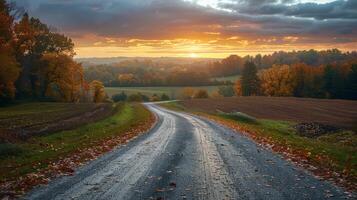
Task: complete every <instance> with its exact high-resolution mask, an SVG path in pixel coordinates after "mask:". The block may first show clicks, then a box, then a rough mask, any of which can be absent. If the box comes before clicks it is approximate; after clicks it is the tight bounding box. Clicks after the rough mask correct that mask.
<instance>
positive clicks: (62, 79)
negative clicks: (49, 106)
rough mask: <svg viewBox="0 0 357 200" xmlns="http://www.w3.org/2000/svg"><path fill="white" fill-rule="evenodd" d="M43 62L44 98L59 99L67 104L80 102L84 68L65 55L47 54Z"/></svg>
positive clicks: (41, 71) (42, 82)
mask: <svg viewBox="0 0 357 200" xmlns="http://www.w3.org/2000/svg"><path fill="white" fill-rule="evenodd" d="M41 61H42V63H41V67H40V73H41V76H40V77H41V79H40V81H41V91H42V93H43V96H52V97H57V98H60V100H62V101H66V102H77V101H79V99H80V97H81V94H82V89H83V88H82V86H83V68H82V66H81V65H80V64H78V63H76V62H75V61H73V59H72V57H70V56H68V55H65V54H56V53H49V54H45V55H43V56H42V59H41Z"/></svg>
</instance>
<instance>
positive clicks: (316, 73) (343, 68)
mask: <svg viewBox="0 0 357 200" xmlns="http://www.w3.org/2000/svg"><path fill="white" fill-rule="evenodd" d="M356 61H357V60H356ZM356 61H349V62H345V63H339V64H336V63H335V64H327V65H322V66H319V67H312V66H309V65H307V64H305V63H297V64H292V65H287V64H284V65H273V66H272V67H271V68H268V69H264V70H261V71H259V72H258V70H257V66H256V64H255V63H254V62H253V61H247V62H246V63H245V65H244V68H243V71H242V78H241V79H240V80H238V81H237V82H236V84H235V91H236V94H237V95H239V96H252V95H264V96H294V97H312V98H333V99H357V62H356Z"/></svg>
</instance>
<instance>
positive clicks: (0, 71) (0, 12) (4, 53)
mask: <svg viewBox="0 0 357 200" xmlns="http://www.w3.org/2000/svg"><path fill="white" fill-rule="evenodd" d="M10 11H11V9H10V8H9V5H8V4H7V3H6V1H5V0H0V103H2V102H6V101H9V100H12V99H13V98H14V97H15V91H16V89H15V85H14V82H15V81H16V80H17V78H18V76H19V72H20V69H19V65H18V63H17V61H16V59H15V56H14V49H13V48H12V46H13V42H14V38H13V17H12V16H11V15H10Z"/></svg>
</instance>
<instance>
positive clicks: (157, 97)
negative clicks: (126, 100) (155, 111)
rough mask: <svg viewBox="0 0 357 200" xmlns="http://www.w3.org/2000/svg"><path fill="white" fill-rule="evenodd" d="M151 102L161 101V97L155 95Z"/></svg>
mask: <svg viewBox="0 0 357 200" xmlns="http://www.w3.org/2000/svg"><path fill="white" fill-rule="evenodd" d="M150 101H160V97H159V96H158V95H157V94H153V95H152V96H151V97H150Z"/></svg>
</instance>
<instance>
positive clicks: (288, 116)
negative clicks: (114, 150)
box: [162, 97, 357, 190]
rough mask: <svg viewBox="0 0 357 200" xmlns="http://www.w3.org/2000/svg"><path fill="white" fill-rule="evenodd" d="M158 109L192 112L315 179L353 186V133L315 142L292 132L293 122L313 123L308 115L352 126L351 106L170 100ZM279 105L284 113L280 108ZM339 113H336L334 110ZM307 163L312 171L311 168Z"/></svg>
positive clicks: (356, 160)
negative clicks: (236, 112)
mask: <svg viewBox="0 0 357 200" xmlns="http://www.w3.org/2000/svg"><path fill="white" fill-rule="evenodd" d="M269 105H271V106H269ZM162 106H164V107H166V108H169V109H172V110H179V111H185V112H192V113H194V114H196V115H200V116H203V117H205V118H208V119H211V120H213V121H215V122H217V123H219V124H222V125H225V126H227V127H229V128H232V129H234V130H236V131H237V132H238V133H240V134H243V135H246V136H248V137H250V138H252V139H253V140H255V141H256V142H257V143H259V144H262V145H264V146H267V147H268V148H271V149H272V150H273V151H275V152H277V153H280V154H282V155H283V156H284V157H287V158H288V159H289V160H292V161H294V162H296V163H297V165H299V166H304V167H305V168H307V169H309V170H311V171H312V172H313V173H315V174H316V175H318V176H322V177H325V178H326V179H329V180H334V181H335V182H336V183H337V184H339V185H344V186H346V187H347V188H350V189H351V190H356V188H357V179H356V177H357V155H356V153H355V152H356V151H357V135H356V133H355V132H353V131H348V130H338V131H336V132H331V133H328V134H325V135H322V136H319V137H317V138H309V137H303V136H300V135H299V134H298V133H297V131H296V129H295V128H294V126H295V125H296V124H297V121H295V120H300V121H306V120H314V119H313V118H312V117H314V116H315V117H317V118H318V119H316V120H320V121H323V122H329V123H332V124H336V123H334V121H333V120H337V122H338V123H337V124H338V125H341V126H347V127H352V126H353V123H352V121H353V120H355V119H356V118H355V117H356V107H355V106H356V102H352V101H340V100H336V101H334V100H330V101H327V100H311V99H294V98H287V99H285V98H273V99H269V98H266V97H263V98H261V97H244V98H243V97H242V98H222V99H206V100H187V101H183V102H170V103H166V104H162ZM313 106H317V108H316V110H315V109H313ZM348 106H350V109H349V108H348ZM284 107H285V109H287V112H284V111H283V110H282V109H284ZM241 108H242V109H241ZM216 109H221V110H224V111H226V112H230V111H234V110H239V111H241V112H246V113H253V114H255V116H257V117H258V116H259V117H262V118H270V119H259V118H254V117H250V116H249V115H248V116H247V115H241V117H235V118H232V117H230V116H229V115H225V114H222V112H217V111H216ZM275 109H276V110H275ZM304 109H311V110H312V111H311V112H310V111H309V110H304ZM339 109H341V110H340V111H339ZM243 110H244V111H243ZM260 110H262V112H260ZM320 112H321V114H320V115H319V113H320ZM304 114H305V115H304ZM335 114H336V117H335ZM339 117H341V119H340V118H339ZM350 117H351V118H350ZM271 118H279V119H280V120H276V119H275V120H272V119H271ZM248 119H249V120H248ZM281 119H283V120H281ZM316 120H314V121H316ZM345 123H346V124H345ZM337 124H336V125H337ZM311 165H312V166H314V167H313V168H312V167H311ZM331 172H336V173H331Z"/></svg>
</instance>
